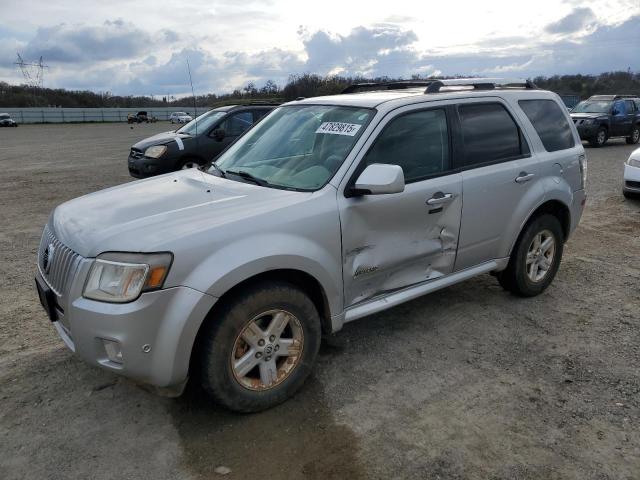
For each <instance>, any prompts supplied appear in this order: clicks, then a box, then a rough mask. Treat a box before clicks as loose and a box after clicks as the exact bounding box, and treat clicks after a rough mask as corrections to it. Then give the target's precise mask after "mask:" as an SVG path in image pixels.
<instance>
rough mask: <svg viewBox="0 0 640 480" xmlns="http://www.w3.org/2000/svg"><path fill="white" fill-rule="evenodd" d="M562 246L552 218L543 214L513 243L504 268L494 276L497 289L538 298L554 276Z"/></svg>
mask: <svg viewBox="0 0 640 480" xmlns="http://www.w3.org/2000/svg"><path fill="white" fill-rule="evenodd" d="M563 242H564V234H563V233H562V227H561V226H560V222H559V221H558V219H557V218H556V217H554V216H553V215H549V214H544V215H540V216H539V217H537V218H535V219H533V220H532V221H531V222H529V224H528V225H527V226H526V227H525V229H524V231H523V233H522V235H521V236H520V238H519V239H518V241H517V242H516V245H515V246H514V248H513V251H512V252H511V257H510V258H509V264H508V265H507V268H506V269H505V270H504V271H502V272H500V273H498V281H499V282H500V285H502V287H503V288H504V289H505V290H508V291H510V292H511V293H514V294H516V295H519V296H522V297H533V296H535V295H539V294H541V293H542V292H543V291H545V290H546V288H547V287H548V286H549V285H550V284H551V282H552V281H553V279H554V277H555V276H556V273H557V272H558V268H559V267H560V260H561V258H562V250H563V246H564V245H563Z"/></svg>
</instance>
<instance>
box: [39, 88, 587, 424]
mask: <svg viewBox="0 0 640 480" xmlns="http://www.w3.org/2000/svg"><path fill="white" fill-rule="evenodd" d="M350 90H351V91H355V92H356V93H349V94H343V95H335V96H327V97H319V98H310V99H300V100H297V101H294V102H290V103H288V104H285V105H283V106H281V107H279V108H277V109H275V110H274V111H273V112H271V113H270V114H269V115H268V116H267V117H265V119H264V120H263V121H261V122H260V123H259V124H257V125H256V126H255V127H254V128H253V129H251V130H249V131H248V132H247V133H245V134H244V135H243V136H242V137H240V139H239V140H238V141H237V142H236V143H234V144H233V145H232V146H231V147H230V148H229V149H227V150H226V151H225V152H224V153H223V154H222V155H221V156H220V157H219V158H218V160H217V161H216V163H214V164H212V165H211V166H210V167H209V168H208V169H207V170H205V171H200V170H197V169H192V170H187V171H181V172H175V173H170V174H166V175H162V176H159V177H154V178H151V179H146V180H140V181H136V182H132V183H128V184H125V185H121V186H118V187H114V188H109V189H107V190H103V191H100V192H96V193H92V194H90V195H86V196H84V197H81V198H77V199H75V200H71V201H69V202H66V203H64V204H62V205H60V206H59V207H57V208H56V209H55V210H54V212H53V213H52V215H51V217H50V219H49V222H48V223H47V225H46V227H45V230H44V234H43V236H42V243H41V245H40V248H39V251H38V261H37V266H38V269H37V275H36V284H37V288H38V292H39V294H40V298H41V300H42V304H43V306H44V307H45V309H46V311H47V312H48V314H49V316H50V318H51V320H52V321H53V325H54V326H55V328H56V329H57V331H58V333H59V334H60V336H61V337H62V339H63V340H64V341H65V343H66V344H67V346H68V347H69V348H70V349H71V350H72V351H74V352H75V353H76V354H77V355H78V356H80V357H81V358H82V359H84V360H85V361H87V362H88V363H90V364H93V365H96V366H99V367H102V368H106V369H108V370H110V371H113V372H115V373H120V374H122V375H126V376H128V377H131V378H133V379H135V380H137V381H139V382H144V383H147V384H151V385H153V386H155V387H158V388H159V389H162V390H163V391H164V392H168V393H176V394H177V393H180V391H181V389H182V388H183V386H184V385H185V383H186V381H187V379H188V378H189V375H190V374H192V375H193V374H194V372H198V376H199V378H198V380H199V381H201V382H202V384H203V386H204V387H205V390H206V391H207V392H208V393H209V394H210V395H211V397H212V398H213V399H214V400H215V401H216V402H218V403H220V404H222V405H224V406H226V407H228V408H230V409H233V410H237V411H242V412H250V411H258V410H262V409H265V408H268V407H271V406H273V405H276V404H278V403H280V402H282V401H284V400H285V399H287V398H288V397H290V396H291V395H293V394H294V393H295V392H296V390H298V389H299V388H300V387H301V385H302V384H303V382H304V380H305V379H306V378H307V376H308V375H309V373H310V372H311V370H312V366H313V364H314V361H315V359H316V355H317V353H318V349H319V346H320V340H321V335H322V334H323V333H332V332H337V331H338V330H340V329H341V328H342V326H343V325H344V324H345V323H346V322H350V321H353V320H356V319H358V318H362V317H365V316H367V315H370V314H373V313H375V312H379V311H381V310H384V309H387V308H390V307H393V306H395V305H398V304H400V303H403V302H406V301H408V300H411V299H414V298H416V297H418V296H421V295H424V294H427V293H430V292H433V291H435V290H438V289H441V288H444V287H447V286H449V285H452V284H455V283H458V282H461V281H463V280H467V279H469V278H472V277H474V276H476V275H480V274H484V273H493V274H494V275H496V277H497V279H498V281H499V282H500V284H501V285H502V286H503V287H504V288H505V289H507V290H509V291H510V292H512V293H514V294H515V295H518V296H525V297H526V296H533V295H538V294H540V293H542V292H543V291H544V290H545V289H546V288H547V287H548V286H549V284H550V283H551V282H552V280H553V278H554V276H555V274H556V272H557V271H558V268H559V266H560V260H561V257H562V251H563V245H564V243H565V242H566V241H567V238H568V237H569V235H570V234H571V232H573V230H574V229H575V228H576V226H577V225H578V222H579V221H580V217H581V215H582V211H583V208H584V204H585V190H584V186H585V174H586V160H585V153H584V149H583V147H582V144H581V142H580V139H579V137H578V134H577V131H576V129H575V126H574V125H573V122H572V121H571V119H570V117H569V114H568V112H567V111H566V108H564V107H563V104H562V102H561V101H560V99H559V97H558V96H557V95H555V94H553V93H550V92H547V91H541V90H538V89H536V88H535V86H534V85H532V84H531V83H529V82H524V81H515V80H503V81H501V80H496V79H467V80H464V79H462V80H461V79H459V80H443V81H438V80H436V81H429V82H410V83H389V84H382V85H379V86H376V87H374V91H365V92H361V93H357V92H358V88H357V86H356V88H351V89H350ZM366 90H371V86H370V85H368V86H367V87H366ZM195 366H197V367H198V368H193V367H195Z"/></svg>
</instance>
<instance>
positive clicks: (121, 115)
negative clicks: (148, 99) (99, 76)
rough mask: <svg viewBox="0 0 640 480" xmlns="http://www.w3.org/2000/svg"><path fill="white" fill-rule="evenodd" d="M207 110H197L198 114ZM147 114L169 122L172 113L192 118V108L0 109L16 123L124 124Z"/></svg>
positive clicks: (204, 108)
mask: <svg viewBox="0 0 640 480" xmlns="http://www.w3.org/2000/svg"><path fill="white" fill-rule="evenodd" d="M207 110H208V109H207V108H206V107H203V108H202V109H200V108H198V114H202V113H204V112H205V111H207ZM141 111H143V112H147V113H148V114H149V115H153V116H154V117H156V118H157V119H158V120H169V115H171V113H172V112H187V113H188V114H189V115H191V116H193V113H194V112H193V108H192V109H190V110H189V109H188V108H184V107H182V108H181V107H166V108H144V107H141V108H0V113H8V114H9V115H11V118H13V119H14V120H15V121H16V122H18V123H77V122H126V121H127V115H128V114H130V113H134V114H135V113H137V112H141Z"/></svg>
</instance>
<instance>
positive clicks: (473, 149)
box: [458, 103, 528, 166]
mask: <svg viewBox="0 0 640 480" xmlns="http://www.w3.org/2000/svg"><path fill="white" fill-rule="evenodd" d="M458 112H459V114H460V124H461V125H460V126H461V130H462V136H463V141H464V149H465V156H464V165H463V166H470V165H478V164H482V163H490V162H495V161H500V160H508V159H510V158H517V157H520V156H521V155H522V154H523V153H527V152H528V147H526V146H525V147H524V148H522V147H521V144H522V143H523V142H524V139H522V138H521V136H520V130H519V129H518V126H517V125H516V123H515V122H514V121H513V118H511V115H509V112H507V110H506V109H505V108H504V107H503V106H502V105H500V104H499V103H479V104H469V105H460V106H459V107H458Z"/></svg>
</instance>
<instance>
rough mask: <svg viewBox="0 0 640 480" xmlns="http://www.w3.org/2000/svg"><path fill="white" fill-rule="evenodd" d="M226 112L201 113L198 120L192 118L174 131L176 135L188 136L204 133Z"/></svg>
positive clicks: (211, 111)
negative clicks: (184, 134) (183, 134)
mask: <svg viewBox="0 0 640 480" xmlns="http://www.w3.org/2000/svg"><path fill="white" fill-rule="evenodd" d="M226 114H227V112H221V111H216V110H210V111H208V112H207V113H203V114H202V115H200V116H199V117H198V118H194V119H193V120H191V121H190V122H189V123H187V124H186V125H185V126H184V127H182V128H179V129H178V130H176V131H177V132H178V133H186V134H188V135H195V134H196V132H200V133H202V132H204V131H207V130H209V128H211V126H212V125H213V124H214V123H216V122H217V121H218V120H220V119H221V118H222V117H224V116H225V115H226Z"/></svg>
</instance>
